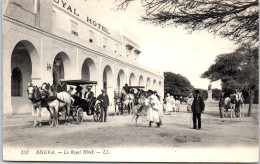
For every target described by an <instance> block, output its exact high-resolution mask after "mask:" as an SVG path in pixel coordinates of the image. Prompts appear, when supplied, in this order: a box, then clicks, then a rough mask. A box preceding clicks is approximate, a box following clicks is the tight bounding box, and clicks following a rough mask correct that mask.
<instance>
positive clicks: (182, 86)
mask: <svg viewBox="0 0 260 164" xmlns="http://www.w3.org/2000/svg"><path fill="white" fill-rule="evenodd" d="M164 78H165V79H164V92H165V94H167V93H170V94H171V95H174V96H185V97H186V96H188V95H189V94H190V93H191V92H192V90H193V87H192V85H191V83H190V81H189V80H188V79H187V78H186V77H184V76H182V75H180V74H175V73H172V72H164Z"/></svg>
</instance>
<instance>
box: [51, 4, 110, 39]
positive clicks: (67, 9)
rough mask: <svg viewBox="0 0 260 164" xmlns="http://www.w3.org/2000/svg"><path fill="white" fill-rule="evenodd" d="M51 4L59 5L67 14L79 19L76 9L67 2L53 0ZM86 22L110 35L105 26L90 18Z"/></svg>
mask: <svg viewBox="0 0 260 164" xmlns="http://www.w3.org/2000/svg"><path fill="white" fill-rule="evenodd" d="M53 2H55V3H56V4H59V5H61V6H62V8H64V9H65V10H66V11H68V12H70V13H72V14H74V15H75V16H77V17H79V13H78V11H77V9H76V8H73V7H72V6H71V5H69V4H67V2H65V1H63V0H53ZM86 22H87V23H89V24H91V25H92V26H94V27H96V28H98V29H99V30H102V31H103V32H105V33H107V34H110V32H109V31H108V29H107V28H106V27H105V26H103V25H101V24H99V23H98V22H96V21H95V20H92V19H91V18H89V17H87V18H86Z"/></svg>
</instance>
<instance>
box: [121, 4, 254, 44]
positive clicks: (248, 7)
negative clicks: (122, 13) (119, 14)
mask: <svg viewBox="0 0 260 164" xmlns="http://www.w3.org/2000/svg"><path fill="white" fill-rule="evenodd" d="M132 1H134V0H116V4H117V9H118V10H122V9H126V8H127V7H128V5H129V3H131V2H132ZM141 2H142V6H143V7H144V8H145V10H146V14H145V15H143V16H142V20H143V21H148V22H150V23H153V24H155V25H162V26H183V27H185V29H187V30H189V32H192V31H195V30H207V31H209V32H210V33H214V34H217V35H219V36H221V37H226V38H229V39H230V40H233V41H235V42H236V43H245V42H248V43H253V44H254V43H257V42H258V39H259V36H258V35H259V33H258V28H259V26H258V24H259V16H258V15H259V7H258V5H259V2H258V0H246V1H245V0H142V1H141Z"/></svg>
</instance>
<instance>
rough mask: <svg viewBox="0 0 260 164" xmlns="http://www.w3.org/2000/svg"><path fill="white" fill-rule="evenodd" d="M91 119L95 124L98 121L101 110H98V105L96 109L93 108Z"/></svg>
mask: <svg viewBox="0 0 260 164" xmlns="http://www.w3.org/2000/svg"><path fill="white" fill-rule="evenodd" d="M93 117H94V121H95V122H98V121H100V119H101V110H100V106H99V105H97V107H95V109H94V114H93Z"/></svg>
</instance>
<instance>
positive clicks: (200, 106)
mask: <svg viewBox="0 0 260 164" xmlns="http://www.w3.org/2000/svg"><path fill="white" fill-rule="evenodd" d="M199 94H200V91H199V90H195V96H194V100H193V102H192V105H191V111H192V113H193V129H197V125H196V122H197V119H198V130H199V129H200V128H201V113H203V112H204V108H205V104H204V100H203V98H202V97H201V96H200V95H199Z"/></svg>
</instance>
